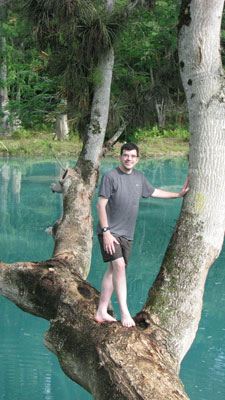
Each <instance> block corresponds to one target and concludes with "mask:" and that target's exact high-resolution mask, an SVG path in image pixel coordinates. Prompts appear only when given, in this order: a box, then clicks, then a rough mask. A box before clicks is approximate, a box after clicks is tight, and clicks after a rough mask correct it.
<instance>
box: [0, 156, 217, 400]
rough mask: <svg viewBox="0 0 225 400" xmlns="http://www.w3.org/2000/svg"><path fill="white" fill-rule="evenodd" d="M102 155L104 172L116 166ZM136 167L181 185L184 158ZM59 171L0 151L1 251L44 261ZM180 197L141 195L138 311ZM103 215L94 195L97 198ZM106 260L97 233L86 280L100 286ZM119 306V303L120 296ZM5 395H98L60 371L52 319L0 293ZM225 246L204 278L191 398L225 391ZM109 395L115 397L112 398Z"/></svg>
mask: <svg viewBox="0 0 225 400" xmlns="http://www.w3.org/2000/svg"><path fill="white" fill-rule="evenodd" d="M116 165H117V162H116V161H104V164H103V167H102V172H104V171H105V170H108V169H111V168H112V167H114V166H116ZM138 168H139V169H140V170H141V171H142V172H143V173H144V174H145V176H146V177H147V179H148V180H149V181H150V182H151V183H152V184H153V185H154V186H156V187H160V188H163V189H166V190H171V191H179V189H180V187H181V186H182V184H183V182H184V180H185V177H186V174H187V161H186V160H183V159H182V160H166V161H160V160H154V161H142V162H140V163H139V165H138ZM60 174H61V171H60V167H59V166H58V164H57V163H56V161H55V160H50V161H47V162H44V160H43V161H42V160H35V159H27V158H26V159H12V160H9V161H8V162H7V163H6V160H4V159H0V259H1V260H3V261H5V262H9V263H12V262H14V261H42V260H45V259H48V258H49V257H50V256H51V254H52V250H53V240H52V238H51V236H49V235H48V234H46V233H45V229H46V228H47V227H49V226H51V225H52V224H53V223H54V221H55V220H56V219H57V218H59V217H60V215H61V209H62V202H61V197H60V195H59V194H52V193H51V191H50V188H49V186H50V184H51V183H52V182H57V181H58V179H59V176H60ZM181 203H182V200H181V199H177V200H158V199H151V198H150V199H145V200H144V199H143V200H141V203H140V211H139V217H138V221H137V226H136V233H135V238H134V246H133V250H132V256H131V260H130V263H129V268H128V270H127V279H128V304H129V308H130V311H131V313H132V314H133V315H134V314H135V313H137V312H138V311H139V310H140V308H141V306H142V304H143V303H144V302H145V299H146V296H147V292H148V289H149V287H150V286H151V284H152V283H153V281H154V279H155V276H156V275H157V273H158V270H159V267H160V263H161V261H162V257H163V254H164V252H165V249H166V247H167V244H168V241H169V238H170V236H171V234H172V231H173V228H174V226H175V223H176V220H177V218H178V215H179V211H180V207H181ZM93 216H94V226H96V223H97V216H96V197H95V199H94V202H93ZM104 270H105V266H104V264H103V263H102V261H101V256H100V251H99V248H98V243H97V239H96V237H95V238H94V246H93V256H92V265H91V271H90V274H89V277H88V280H89V281H90V282H91V284H92V285H94V286H95V287H97V289H100V284H101V279H102V276H103V274H104ZM114 307H115V310H116V312H118V305H117V303H116V299H115V297H114ZM0 311H1V319H0V323H1V325H0V327H1V328H0V400H3V399H4V400H30V398H31V397H32V400H42V399H43V400H61V399H63V400H81V399H82V400H89V399H92V396H91V395H90V394H89V393H87V392H86V391H85V390H83V389H82V388H81V387H80V386H78V385H76V384H75V383H74V382H72V381H71V380H70V379H69V378H67V376H66V375H64V373H63V372H62V371H61V369H60V367H59V365H58V360H57V358H56V357H55V355H54V354H52V353H50V352H49V351H48V350H47V349H46V348H45V347H44V345H43V335H44V333H45V332H46V330H48V328H49V323H48V321H45V320H42V319H40V318H37V317H34V316H32V315H30V314H26V313H24V312H23V311H21V310H20V309H19V308H17V307H16V306H15V305H14V304H13V303H11V302H10V301H9V300H7V299H5V298H2V297H0ZM224 338H225V248H223V251H222V253H221V255H220V257H219V259H218V260H217V261H216V262H215V263H214V265H213V266H212V267H211V269H210V272H209V275H208V279H207V282H206V290H205V295H204V307H203V311H202V319H201V322H200V326H199V330H198V333H197V336H196V339H195V341H194V343H193V345H192V348H191V350H190V351H189V352H188V354H187V356H186V357H185V359H184V361H183V363H182V369H181V378H182V380H183V382H184V385H185V389H186V392H187V394H188V395H189V397H190V398H191V400H224V399H225V340H224ZM109 400H110V399H109Z"/></svg>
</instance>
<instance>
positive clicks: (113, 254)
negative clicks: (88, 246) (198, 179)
mask: <svg viewBox="0 0 225 400" xmlns="http://www.w3.org/2000/svg"><path fill="white" fill-rule="evenodd" d="M138 161H139V149H138V147H137V146H136V145H135V144H134V143H125V144H124V145H123V146H122V147H121V151H120V165H119V167H117V168H114V169H113V170H111V171H109V172H107V173H106V174H105V175H104V176H103V177H102V180H101V184H100V188H99V192H98V196H99V197H98V204H97V210H98V218H99V223H98V228H97V233H98V238H99V243H100V247H101V252H102V257H103V261H104V262H109V266H108V269H107V271H106V273H105V275H104V277H103V281H102V290H101V296H100V302H99V306H98V310H97V312H96V315H95V320H96V321H97V322H115V321H116V319H115V318H113V317H112V316H111V315H110V314H109V313H108V305H109V303H110V299H111V296H112V293H113V290H115V293H116V296H117V299H118V303H119V307H120V314H121V322H122V325H123V326H125V327H128V328H129V327H132V326H135V322H134V320H133V319H132V317H131V315H130V313H129V310H128V307H127V283H126V267H127V264H128V261H129V257H130V252H131V247H132V240H133V235H134V229H135V224H136V219H137V214H138V209H139V201H140V198H141V197H144V198H147V197H150V196H151V197H157V198H161V199H177V198H178V197H183V196H185V195H186V193H187V192H188V190H189V188H188V179H187V180H186V181H185V183H184V186H183V188H182V189H181V191H180V193H173V192H165V191H164V190H160V189H155V188H154V187H153V186H152V185H151V184H150V183H149V182H148V181H147V180H146V178H145V177H144V175H143V174H142V172H140V171H138V170H136V169H134V167H135V165H136V164H137V163H138Z"/></svg>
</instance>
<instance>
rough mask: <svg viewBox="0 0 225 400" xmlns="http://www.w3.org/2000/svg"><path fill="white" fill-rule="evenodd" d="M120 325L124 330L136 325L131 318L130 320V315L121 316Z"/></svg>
mask: <svg viewBox="0 0 225 400" xmlns="http://www.w3.org/2000/svg"><path fill="white" fill-rule="evenodd" d="M121 323H122V325H123V326H125V327H126V328H131V327H132V326H135V325H136V324H135V322H134V320H133V318H131V316H130V314H125V315H123V316H121Z"/></svg>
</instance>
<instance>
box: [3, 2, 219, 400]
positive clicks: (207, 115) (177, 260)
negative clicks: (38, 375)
mask: <svg viewBox="0 0 225 400" xmlns="http://www.w3.org/2000/svg"><path fill="white" fill-rule="evenodd" d="M109 3H110V2H109V1H108V2H107V4H109ZM182 5H183V6H182V8H181V17H180V42H179V43H180V44H179V53H180V66H181V70H182V78H183V82H184V87H185V90H186V94H187V99H188V105H189V109H190V129H191V149H190V165H189V177H190V186H191V191H190V193H189V194H188V195H187V197H186V198H185V201H184V205H183V208H182V212H181V216H180V218H179V221H178V223H177V226H176V229H175V232H174V235H173V237H172V239H171V242H170V244H169V247H168V250H167V253H166V255H165V258H164V262H163V265H162V267H161V270H160V273H159V275H158V277H157V279H156V281H155V283H154V285H153V287H152V289H151V291H150V293H149V298H148V300H147V301H146V304H145V306H144V308H143V310H142V312H140V313H139V314H138V315H137V316H136V317H135V321H136V327H135V328H131V329H127V328H124V327H122V325H121V324H120V323H119V322H116V323H113V324H98V323H96V322H95V321H94V319H93V318H94V314H95V311H96V307H97V304H98V300H99V293H98V292H97V291H96V290H95V289H94V288H92V287H91V285H90V284H89V283H88V282H87V281H85V280H84V278H86V276H87V274H88V271H89V266H90V257H91V243H92V218H91V200H92V198H93V194H94V190H95V185H96V182H97V179H98V174H99V168H100V160H101V154H102V146H103V140H104V131H105V128H106V124H107V118H108V104H109V95H110V83H111V75H112V66H113V50H110V51H109V52H108V53H107V54H106V55H105V57H104V58H103V59H102V60H101V62H100V64H99V69H100V71H101V72H102V80H101V84H100V85H99V86H97V87H96V90H95V96H94V101H93V107H92V114H91V123H90V127H89V130H88V133H87V138H86V141H85V142H84V147H83V150H82V152H81V155H80V157H79V160H78V162H77V165H76V166H75V167H74V168H70V169H68V170H66V171H65V173H64V175H63V177H62V178H61V181H60V185H59V187H60V191H61V192H62V194H63V215H62V218H61V219H60V220H59V221H57V222H56V223H55V225H54V226H53V235H54V239H55V248H54V252H53V256H52V258H51V260H48V261H46V262H44V263H24V262H20V263H19V262H18V263H15V264H12V265H9V264H5V263H3V262H1V263H0V293H1V294H2V295H3V296H5V297H7V298H9V299H11V300H12V301H13V302H14V303H15V304H17V305H18V306H19V307H20V308H22V309H23V310H24V311H26V312H30V313H32V314H34V315H37V316H39V317H42V318H45V319H48V320H49V321H50V329H49V331H48V332H47V333H46V335H45V345H46V346H47V347H48V348H49V349H50V350H51V351H53V352H54V353H55V354H56V355H57V357H58V359H59V362H60V365H61V367H62V369H63V371H64V372H65V373H66V374H67V375H68V376H69V377H70V378H71V379H73V380H74V381H76V382H77V383H79V384H80V385H81V386H83V387H84V388H85V389H86V390H88V391H89V392H90V393H91V394H92V395H93V397H94V399H95V400H109V399H110V400H116V399H117V400H123V399H127V400H133V399H135V400H141V399H143V400H149V399H151V400H165V399H167V400H178V399H182V400H185V399H188V397H187V395H186V394H185V392H184V388H183V385H182V383H181V381H180V379H179V376H178V372H179V367H180V362H181V360H182V358H183V357H184V355H185V353H186V352H187V350H188V348H189V347H190V345H191V343H192V341H193V339H194V336H195V333H196V330H197V326H198V322H199V319H200V315H201V307H202V295H203V291H204V283H205V279H206V276H207V272H208V268H209V266H210V265H211V264H212V262H213V261H214V259H215V258H216V257H217V256H218V254H219V252H220V249H221V246H222V242H223V233H224V228H225V210H224V198H225V187H224V178H225V176H224V175H225V171H224V154H225V151H224V150H225V149H224V125H223V124H224V121H223V118H222V110H223V107H224V104H223V101H224V98H223V97H222V89H223V81H222V79H223V71H222V68H221V59H220V54H219V28H220V27H219V22H220V21H221V15H222V9H223V0H210V1H209V0H208V1H206V2H202V0H191V1H187V0H183V3H182ZM58 191H59V190H58Z"/></svg>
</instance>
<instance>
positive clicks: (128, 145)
mask: <svg viewBox="0 0 225 400" xmlns="http://www.w3.org/2000/svg"><path fill="white" fill-rule="evenodd" d="M124 150H128V151H130V150H136V152H137V156H138V157H139V148H138V147H137V145H136V144H135V143H124V144H123V146H122V147H121V149H120V155H121V156H122V154H123V152H124Z"/></svg>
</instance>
